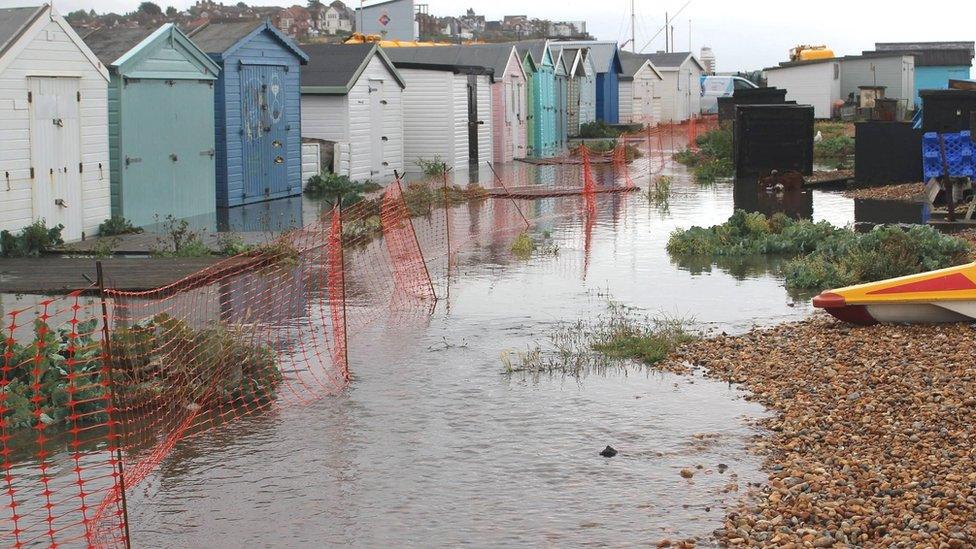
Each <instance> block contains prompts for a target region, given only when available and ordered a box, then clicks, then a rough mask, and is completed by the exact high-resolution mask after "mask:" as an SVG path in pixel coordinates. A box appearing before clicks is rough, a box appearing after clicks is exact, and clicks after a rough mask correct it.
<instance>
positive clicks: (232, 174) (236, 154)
mask: <svg viewBox="0 0 976 549" xmlns="http://www.w3.org/2000/svg"><path fill="white" fill-rule="evenodd" d="M245 40H246V42H245V43H244V44H243V45H241V46H240V47H238V48H237V49H233V51H232V52H231V53H230V54H229V55H226V56H225V55H223V54H221V53H216V54H214V53H211V57H212V58H213V59H214V60H215V61H216V62H217V63H218V64H219V65H220V66H221V72H220V78H219V80H218V83H217V86H216V93H215V106H216V107H215V108H216V114H215V121H216V149H217V156H216V164H217V204H218V205H219V206H239V205H242V204H249V203H253V202H260V201H263V200H270V199H274V198H282V197H286V196H295V195H298V194H301V192H302V174H301V94H300V91H299V90H300V88H299V86H300V82H299V71H300V68H301V60H300V58H299V57H298V56H297V55H296V54H295V53H294V52H293V51H291V50H290V49H288V48H287V47H285V45H284V44H282V43H281V42H280V41H279V40H278V39H276V38H274V37H273V35H272V34H271V32H270V31H269V30H267V29H264V30H262V31H261V32H259V33H257V34H252V35H251V36H250V37H248V38H245ZM245 73H249V75H250V77H249V78H247V77H246V75H245ZM255 74H261V76H262V77H263V78H264V80H263V81H262V83H261V84H260V85H262V86H263V85H267V86H268V87H267V89H266V90H265V91H266V92H273V91H274V90H273V88H272V86H273V85H274V82H278V85H279V86H280V87H279V88H278V93H277V94H274V93H271V96H273V97H267V98H266V99H265V101H266V102H267V104H268V105H269V107H268V108H269V109H270V110H272V111H273V109H274V108H275V106H279V107H281V110H280V111H279V114H278V115H277V116H275V114H274V112H271V113H270V116H271V117H272V118H270V119H268V120H260V119H259V115H258V113H257V112H256V111H255V107H256V108H257V109H260V107H258V106H257V105H255V101H254V100H253V97H252V100H251V102H250V104H248V102H247V101H246V100H247V98H246V97H245V95H246V94H245V93H244V92H243V89H244V87H245V84H247V82H246V81H245V80H250V81H253V82H254V84H253V85H252V87H250V88H248V89H250V90H252V91H253V90H254V89H255V88H254V86H256V85H258V84H257V81H256V80H255V78H257V77H256V76H254V75H255ZM242 81H243V82H244V83H242ZM258 89H260V87H258ZM245 113H248V114H247V118H245ZM245 122H247V124H245ZM266 122H271V123H270V124H266ZM259 126H260V127H259ZM266 127H271V128H272V131H271V132H268V131H265V130H264V128H266ZM262 133H263V134H265V135H261V134H262ZM268 134H270V135H268ZM275 141H279V142H280V146H278V145H275V143H274V142H275ZM245 148H247V149H248V151H250V152H249V153H248V154H247V155H245Z"/></svg>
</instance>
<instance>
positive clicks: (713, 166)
mask: <svg viewBox="0 0 976 549" xmlns="http://www.w3.org/2000/svg"><path fill="white" fill-rule="evenodd" d="M695 143H696V144H697V145H698V151H692V150H691V149H685V150H683V151H681V152H678V153H676V154H675V155H674V159H675V161H677V162H679V163H681V164H684V165H685V166H688V167H689V168H692V169H693V171H694V174H695V181H697V182H699V183H702V184H711V183H714V182H715V180H716V179H719V178H723V177H732V176H733V175H734V174H735V165H734V163H733V158H732V128H731V127H730V126H725V127H721V128H717V129H714V130H711V131H709V132H706V133H704V134H702V135H700V136H698V139H696V140H695Z"/></svg>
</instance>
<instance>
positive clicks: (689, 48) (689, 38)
mask: <svg viewBox="0 0 976 549" xmlns="http://www.w3.org/2000/svg"><path fill="white" fill-rule="evenodd" d="M688 51H691V18H690V17H689V18H688Z"/></svg>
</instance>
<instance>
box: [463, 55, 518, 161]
mask: <svg viewBox="0 0 976 549" xmlns="http://www.w3.org/2000/svg"><path fill="white" fill-rule="evenodd" d="M458 53H459V58H458V61H459V62H460V63H461V64H462V65H467V66H480V67H485V68H488V69H491V70H492V84H491V114H492V123H491V128H492V139H491V142H492V158H493V160H494V161H495V162H511V161H512V160H513V159H515V158H524V157H525V154H526V148H527V144H526V139H527V134H526V114H527V113H526V98H527V93H528V83H527V80H526V76H525V70H524V69H523V68H522V63H521V61H520V59H519V56H518V51H516V49H515V47H514V46H512V45H511V44H478V45H472V46H465V47H463V48H459V49H458Z"/></svg>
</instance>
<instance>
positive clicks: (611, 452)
mask: <svg viewBox="0 0 976 549" xmlns="http://www.w3.org/2000/svg"><path fill="white" fill-rule="evenodd" d="M600 455H601V456H603V457H605V458H612V457H613V456H615V455H617V451H616V450H615V449H614V448H613V446H607V447H606V448H604V449H603V451H602V452H600Z"/></svg>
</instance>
